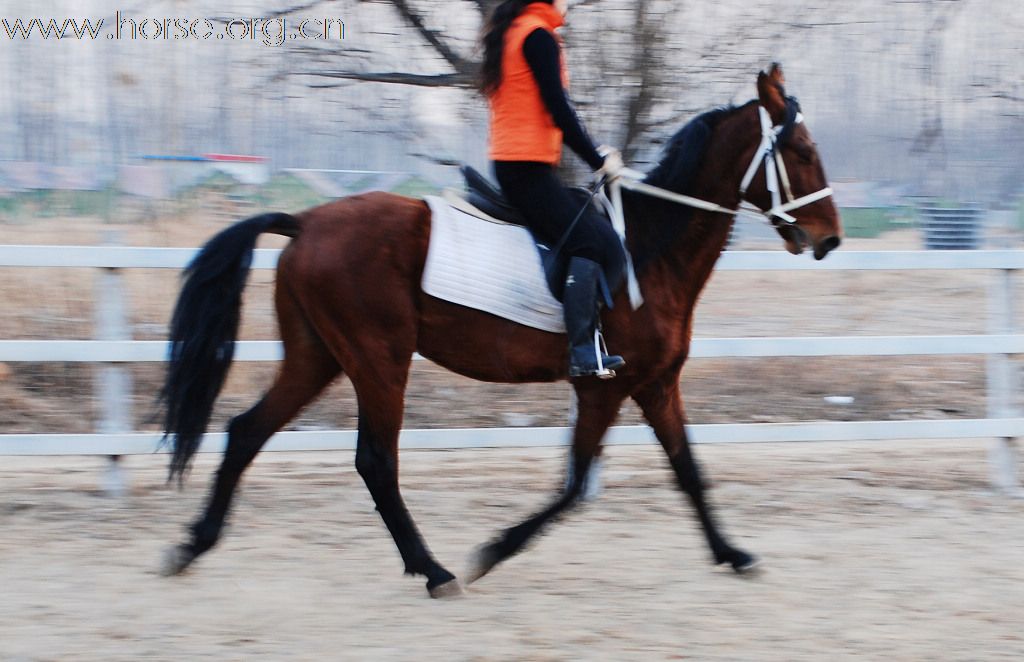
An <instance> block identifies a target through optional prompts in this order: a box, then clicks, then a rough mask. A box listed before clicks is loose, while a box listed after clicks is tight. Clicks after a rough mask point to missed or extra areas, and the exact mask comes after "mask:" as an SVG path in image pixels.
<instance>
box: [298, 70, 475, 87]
mask: <svg viewBox="0 0 1024 662" xmlns="http://www.w3.org/2000/svg"><path fill="white" fill-rule="evenodd" d="M290 75H293V76H321V77H324V78H341V79H345V80H361V81H368V82H371V83H395V84H398V85H416V86H419V87H466V86H469V85H470V84H472V82H473V77H472V76H470V75H468V74H462V73H455V74H408V73H401V72H391V71H387V72H358V71H293V72H291V74H290Z"/></svg>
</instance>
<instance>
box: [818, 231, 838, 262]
mask: <svg viewBox="0 0 1024 662" xmlns="http://www.w3.org/2000/svg"><path fill="white" fill-rule="evenodd" d="M842 241H843V240H842V239H840V238H839V237H837V236H836V235H831V236H828V237H825V238H824V239H822V240H821V241H819V242H817V243H816V244H815V245H814V259H815V260H823V259H825V256H826V255H828V254H829V253H831V252H832V251H834V250H835V249H837V248H839V244H841V243H842Z"/></svg>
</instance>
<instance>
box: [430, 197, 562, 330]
mask: <svg viewBox="0 0 1024 662" xmlns="http://www.w3.org/2000/svg"><path fill="white" fill-rule="evenodd" d="M424 199H425V200H426V202H427V204H428V205H429V206H430V213H431V229H430V248H429V249H428V251H427V264H426V267H425V268H424V270H423V283H422V287H423V291H424V292H426V293H427V294H429V295H431V296H434V297H437V298H438V299H444V300H445V301H451V302H452V303H457V304H459V305H462V306H467V307H469V308H475V309H477V310H482V311H484V312H488V313H491V314H492V315H497V316H499V317H503V318H505V319H508V320H512V321H513V322H517V323H519V324H524V325H526V326H531V327H533V328H536V329H541V330H543V331H551V332H553V333H565V322H564V320H563V319H562V304H561V303H559V302H558V300H557V299H555V297H554V296H552V294H551V291H550V290H549V289H548V285H547V282H546V281H545V279H544V273H543V269H544V268H543V266H542V265H541V261H540V254H539V253H538V252H537V246H536V245H535V244H534V241H533V236H532V235H531V234H530V233H529V231H528V230H527V229H526V228H523V227H521V226H518V225H512V224H509V223H504V222H502V221H498V220H495V219H492V218H490V217H489V216H487V215H486V214H483V213H482V212H478V213H479V215H478V216H477V215H474V214H470V213H467V212H466V211H463V210H462V209H456V208H454V207H453V206H452V204H450V203H449V202H448V201H447V200H445V199H444V198H440V197H437V196H426V197H425V198H424ZM453 203H454V204H457V205H458V206H459V207H461V208H468V209H474V208H472V207H469V206H468V204H467V203H465V202H464V201H461V200H453Z"/></svg>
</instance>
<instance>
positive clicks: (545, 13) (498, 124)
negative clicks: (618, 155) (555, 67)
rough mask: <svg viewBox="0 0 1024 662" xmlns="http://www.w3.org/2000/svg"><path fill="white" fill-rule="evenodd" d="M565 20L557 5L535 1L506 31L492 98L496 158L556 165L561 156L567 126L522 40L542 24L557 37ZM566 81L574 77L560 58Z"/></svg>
mask: <svg viewBox="0 0 1024 662" xmlns="http://www.w3.org/2000/svg"><path fill="white" fill-rule="evenodd" d="M563 23H564V19H563V18H562V15H561V14H560V13H558V10H557V9H555V8H554V6H553V5H549V4H547V3H544V2H534V3H532V4H529V5H527V6H526V9H524V10H523V13H522V14H520V15H519V16H517V17H516V19H515V20H513V21H512V25H510V26H509V28H508V31H507V32H506V33H505V47H504V51H503V53H502V56H501V83H500V84H499V85H498V89H497V90H495V91H494V94H492V95H491V97H490V102H491V137H490V140H491V149H490V154H489V155H490V158H491V160H493V161H540V162H542V163H550V164H552V165H554V164H557V163H558V161H559V160H560V159H561V157H562V130H561V129H559V128H558V127H557V126H555V121H554V119H552V117H551V113H549V112H548V109H547V107H546V106H545V105H544V100H543V99H542V98H541V96H540V88H539V87H538V86H537V81H536V80H535V79H534V77H533V71H531V70H530V65H529V63H528V62H527V61H526V57H525V56H524V55H523V42H524V41H526V37H528V36H529V35H530V33H532V32H533V31H534V30H536V29H537V28H542V29H544V30H547V31H548V32H550V33H551V34H552V36H554V37H555V39H556V40H558V42H559V43H561V39H559V37H558V36H557V35H555V33H554V30H555V28H557V27H559V26H560V25H562V24H563ZM560 65H561V69H562V84H563V85H565V86H568V82H569V77H568V73H567V72H566V69H565V60H564V58H562V59H561V61H560Z"/></svg>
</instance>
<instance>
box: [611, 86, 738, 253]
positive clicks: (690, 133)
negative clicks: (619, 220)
mask: <svg viewBox="0 0 1024 662" xmlns="http://www.w3.org/2000/svg"><path fill="white" fill-rule="evenodd" d="M750 103H756V101H751V102H750ZM750 103H748V104H744V105H743V106H722V107H719V108H715V109H713V110H709V111H707V112H705V113H702V114H700V115H698V116H697V117H695V118H693V119H692V120H690V121H689V122H687V123H686V124H684V125H683V127H682V128H680V129H679V130H678V131H676V132H675V134H673V135H672V137H671V138H669V140H668V142H667V143H666V144H665V147H664V149H663V150H662V152H661V158H660V160H659V161H658V165H656V166H655V167H654V169H653V170H651V171H650V172H648V173H647V176H646V177H644V182H645V183H647V184H650V185H652V186H657V187H659V188H663V189H667V190H669V191H674V192H676V193H682V194H689V195H692V194H693V191H691V190H690V189H691V187H692V186H693V182H694V180H695V179H696V176H697V171H698V168H699V167H700V164H701V163H702V162H703V161H704V153H705V152H706V151H707V147H708V141H709V139H710V138H711V133H712V131H714V129H715V127H716V126H718V124H719V123H720V122H721V121H722V120H723V119H725V118H726V117H728V116H730V115H732V114H733V113H734V112H736V111H737V110H738V109H739V108H743V107H745V106H748V105H750ZM623 196H624V197H625V198H628V199H631V200H632V201H633V202H635V204H636V206H637V207H639V208H640V210H639V211H640V214H639V218H638V220H640V221H641V223H642V224H643V228H644V229H643V231H642V232H638V233H636V235H635V236H634V238H633V241H632V242H631V243H632V244H633V245H632V246H631V251H632V253H633V260H634V262H635V263H636V268H637V269H642V268H643V267H644V266H645V265H647V264H649V263H650V262H651V261H652V260H654V259H655V258H656V257H658V256H659V255H661V254H662V253H664V252H665V251H667V250H668V249H670V248H671V247H672V246H673V245H674V244H675V240H676V239H677V238H678V237H679V235H681V234H682V233H683V232H685V231H686V229H687V227H688V226H689V224H690V219H691V217H692V216H693V208H692V207H684V206H682V205H678V204H675V203H673V202H667V201H664V200H659V199H657V198H652V197H648V196H646V195H644V194H638V193H633V192H630V191H623Z"/></svg>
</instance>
